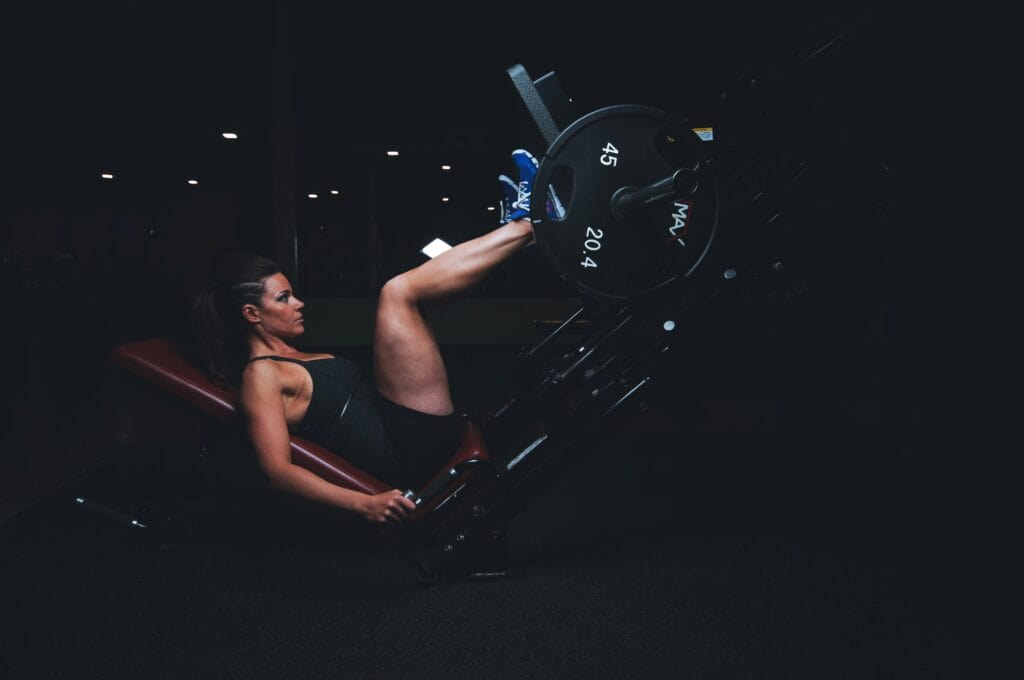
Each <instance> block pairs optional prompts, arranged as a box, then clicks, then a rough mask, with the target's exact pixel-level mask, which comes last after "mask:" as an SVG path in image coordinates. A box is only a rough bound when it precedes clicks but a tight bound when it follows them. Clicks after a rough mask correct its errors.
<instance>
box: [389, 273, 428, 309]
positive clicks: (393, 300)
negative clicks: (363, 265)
mask: <svg viewBox="0 0 1024 680" xmlns="http://www.w3.org/2000/svg"><path fill="white" fill-rule="evenodd" d="M411 279H412V277H410V276H409V273H408V272H405V273H402V274H399V275H398V276H395V277H393V278H390V279H388V280H387V282H385V284H384V286H383V287H382V288H381V289H380V302H379V305H380V306H381V307H384V306H392V305H401V306H404V307H408V306H415V305H416V304H417V302H418V300H417V293H416V288H415V286H414V285H413V282H412V280H411Z"/></svg>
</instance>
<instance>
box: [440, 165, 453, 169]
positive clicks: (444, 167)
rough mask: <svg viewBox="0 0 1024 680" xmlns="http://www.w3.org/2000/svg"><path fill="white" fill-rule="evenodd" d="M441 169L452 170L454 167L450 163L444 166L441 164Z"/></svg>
mask: <svg viewBox="0 0 1024 680" xmlns="http://www.w3.org/2000/svg"><path fill="white" fill-rule="evenodd" d="M441 169H442V170H451V169H452V166H450V165H442V166H441Z"/></svg>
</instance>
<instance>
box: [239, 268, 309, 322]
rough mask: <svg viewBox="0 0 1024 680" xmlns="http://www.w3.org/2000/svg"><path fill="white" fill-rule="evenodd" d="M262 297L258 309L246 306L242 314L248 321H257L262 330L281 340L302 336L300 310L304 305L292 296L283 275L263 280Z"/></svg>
mask: <svg viewBox="0 0 1024 680" xmlns="http://www.w3.org/2000/svg"><path fill="white" fill-rule="evenodd" d="M263 288H264V290H263V297H262V298H260V305H259V307H255V306H254V305H246V308H250V307H251V309H246V308H243V314H245V316H246V318H247V319H249V320H250V321H257V322H259V324H260V325H261V326H262V327H263V330H265V331H266V332H268V333H270V334H271V335H276V336H278V337H281V338H294V337H297V336H299V335H302V333H303V331H304V330H305V326H304V325H303V323H304V322H303V317H302V308H303V307H305V306H306V304H305V303H304V302H303V301H302V300H300V299H299V298H297V297H295V295H293V294H292V285H291V284H290V283H289V282H288V278H287V277H286V276H285V275H284V274H274V275H272V276H268V277H267V278H265V279H264V280H263Z"/></svg>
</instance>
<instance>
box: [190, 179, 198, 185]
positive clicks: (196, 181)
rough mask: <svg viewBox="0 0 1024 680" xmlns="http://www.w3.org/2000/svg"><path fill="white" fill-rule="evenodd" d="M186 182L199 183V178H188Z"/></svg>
mask: <svg viewBox="0 0 1024 680" xmlns="http://www.w3.org/2000/svg"><path fill="white" fill-rule="evenodd" d="M188 183H189V184H199V180H197V179H190V180H189V181H188Z"/></svg>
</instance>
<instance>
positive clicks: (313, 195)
mask: <svg viewBox="0 0 1024 680" xmlns="http://www.w3.org/2000/svg"><path fill="white" fill-rule="evenodd" d="M307 196H309V197H310V198H319V196H317V194H307Z"/></svg>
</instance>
